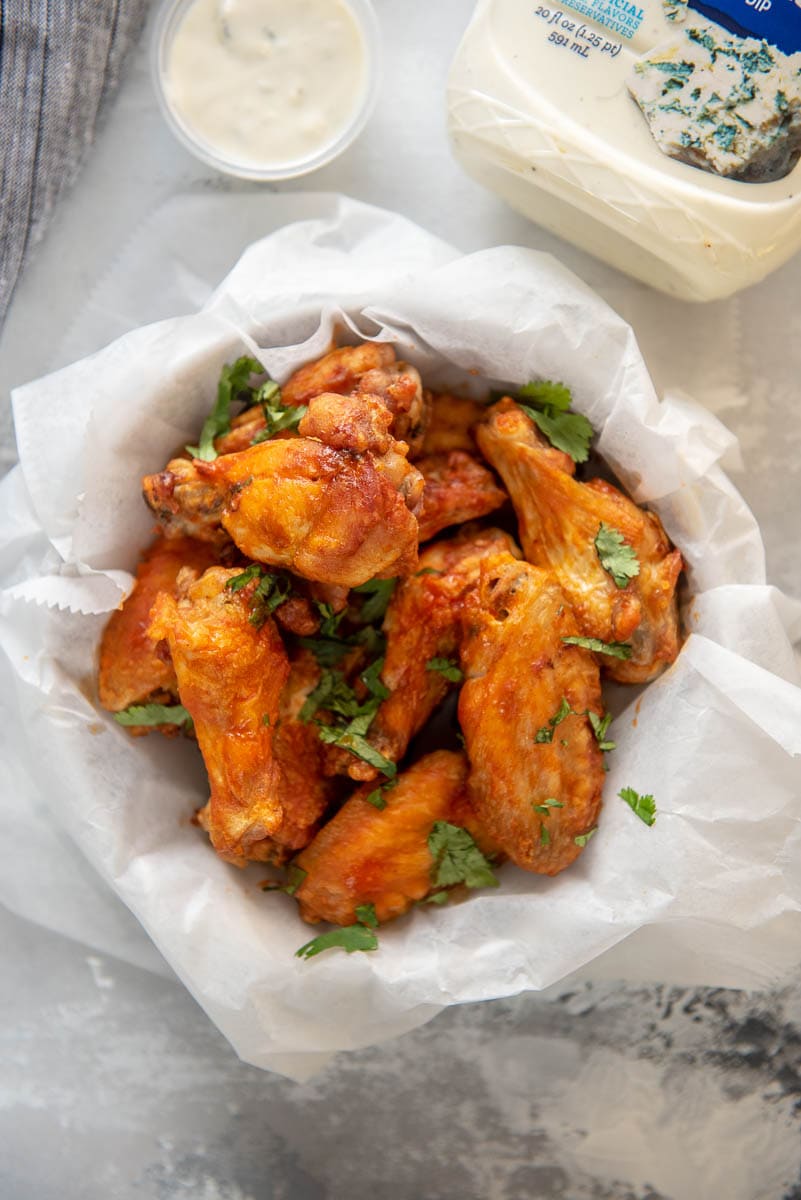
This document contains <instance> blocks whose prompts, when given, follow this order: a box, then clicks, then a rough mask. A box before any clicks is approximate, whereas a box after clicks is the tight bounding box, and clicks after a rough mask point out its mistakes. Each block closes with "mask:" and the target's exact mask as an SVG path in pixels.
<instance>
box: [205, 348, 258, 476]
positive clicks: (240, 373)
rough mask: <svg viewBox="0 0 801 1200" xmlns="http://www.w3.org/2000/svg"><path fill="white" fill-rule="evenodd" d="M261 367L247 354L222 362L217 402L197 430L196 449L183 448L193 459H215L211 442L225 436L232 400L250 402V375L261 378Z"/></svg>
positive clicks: (228, 427)
mask: <svg viewBox="0 0 801 1200" xmlns="http://www.w3.org/2000/svg"><path fill="white" fill-rule="evenodd" d="M263 374H264V367H263V366H262V365H261V363H260V362H259V361H258V360H257V359H255V358H250V357H249V356H248V355H242V357H241V358H238V359H236V361H235V362H232V363H226V364H225V366H224V367H223V368H222V370H221V371H220V382H219V383H218V384H217V399H216V401H215V403H214V408H213V409H212V410H211V412H210V413H209V415H208V416H207V417H206V420H205V421H204V422H203V428H202V430H201V431H200V441H199V442H198V444H197V446H187V447H186V449H187V451H188V452H189V454H191V455H192V456H193V457H194V458H200V459H202V460H203V462H211V461H212V460H213V459H215V458H216V457H217V451H216V450H215V449H214V439H215V438H218V437H220V436H221V435H222V434H223V433H227V432H228V430H229V429H230V428H231V404H232V402H233V401H236V400H245V401H246V402H249V401H251V398H252V394H253V389H252V388H251V387H250V386H249V380H250V377H251V375H263Z"/></svg>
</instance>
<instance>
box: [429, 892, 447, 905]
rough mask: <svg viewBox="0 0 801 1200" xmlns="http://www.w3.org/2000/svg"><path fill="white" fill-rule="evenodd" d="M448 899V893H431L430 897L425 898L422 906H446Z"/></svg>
mask: <svg viewBox="0 0 801 1200" xmlns="http://www.w3.org/2000/svg"><path fill="white" fill-rule="evenodd" d="M449 897H450V892H432V893H431V895H430V896H426V898H425V900H424V901H423V903H424V904H447V903H448V899H449Z"/></svg>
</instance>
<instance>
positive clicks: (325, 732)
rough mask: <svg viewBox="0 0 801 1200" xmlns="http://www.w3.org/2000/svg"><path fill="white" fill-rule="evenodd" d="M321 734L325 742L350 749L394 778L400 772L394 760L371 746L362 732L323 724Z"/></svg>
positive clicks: (358, 756)
mask: <svg viewBox="0 0 801 1200" xmlns="http://www.w3.org/2000/svg"><path fill="white" fill-rule="evenodd" d="M317 732H318V733H319V735H320V740H321V741H323V742H328V743H329V744H330V743H333V744H334V745H337V746H341V747H342V748H343V749H344V750H350V752H351V754H355V755H356V757H357V758H360V759H361V760H362V761H363V762H366V763H369V765H370V766H371V767H375V768H376V770H377V771H382V772H383V773H384V774H385V775H388V776H390V778H393V777H394V776H395V775H397V773H398V768H397V767H396V766H395V763H394V762H390V760H389V759H388V758H385V757H384V755H383V754H381V753H380V752H379V751H378V750H376V748H375V746H371V745H370V743H369V742H368V741H367V739H366V738H365V737H364V736H363V735H362V734H360V733H353V732H352V731H350V730H348V729H337V728H336V727H334V726H331V725H321V726H320V728H319V729H318V731H317Z"/></svg>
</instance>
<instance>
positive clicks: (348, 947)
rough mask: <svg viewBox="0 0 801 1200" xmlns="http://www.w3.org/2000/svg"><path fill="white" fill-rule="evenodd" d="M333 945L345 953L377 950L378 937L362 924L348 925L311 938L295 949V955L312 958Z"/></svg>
mask: <svg viewBox="0 0 801 1200" xmlns="http://www.w3.org/2000/svg"><path fill="white" fill-rule="evenodd" d="M335 946H339V947H341V949H343V950H344V951H345V952H346V953H347V954H353V952H354V950H377V949H378V938H377V937H376V936H375V934H374V933H373V931H372V929H368V928H367V927H366V926H364V925H348V926H346V927H345V928H344V929H332V930H331V931H330V932H329V933H321V934H319V936H318V937H316V938H312V940H311V941H310V942H306V943H305V945H303V946H301V947H300V949H298V950H296V951H295V957H296V958H314V956H315V954H322V952H323V950H331V949H333V948H334V947H335Z"/></svg>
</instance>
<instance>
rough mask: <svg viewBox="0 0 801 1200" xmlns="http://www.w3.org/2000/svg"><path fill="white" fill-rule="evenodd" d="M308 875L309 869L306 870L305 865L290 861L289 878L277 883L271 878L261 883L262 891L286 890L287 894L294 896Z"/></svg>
mask: <svg viewBox="0 0 801 1200" xmlns="http://www.w3.org/2000/svg"><path fill="white" fill-rule="evenodd" d="M307 875H308V871H304V870H303V867H299V866H297V864H296V863H290V865H289V867H288V869H287V878H286V881H285V882H284V883H276V882H275V881H274V880H272V879H269V880H268V881H267V882H266V883H263V884H262V885H261V887H262V891H265V892H285V893H286V894H287V896H294V895H295V892H296V891H297V890H298V888H299V887H300V885H301V884H302V883H303V880H304V879H305V878H306V876H307Z"/></svg>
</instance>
